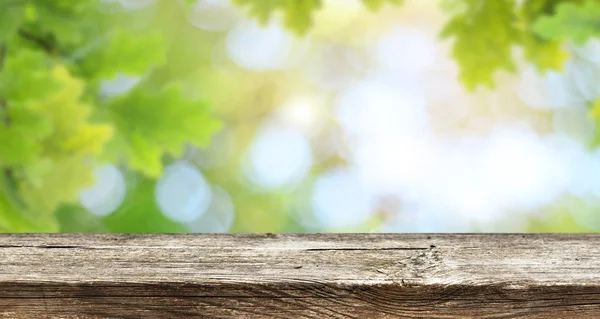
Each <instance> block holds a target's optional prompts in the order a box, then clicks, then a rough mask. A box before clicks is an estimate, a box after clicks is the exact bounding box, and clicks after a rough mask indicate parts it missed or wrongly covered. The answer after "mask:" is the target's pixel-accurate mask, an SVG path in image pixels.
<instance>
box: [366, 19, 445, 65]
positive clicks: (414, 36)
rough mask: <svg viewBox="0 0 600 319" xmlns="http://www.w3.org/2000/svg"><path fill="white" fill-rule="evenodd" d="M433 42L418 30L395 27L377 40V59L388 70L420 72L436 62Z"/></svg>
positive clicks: (431, 38) (433, 40) (432, 39)
mask: <svg viewBox="0 0 600 319" xmlns="http://www.w3.org/2000/svg"><path fill="white" fill-rule="evenodd" d="M435 41H436V39H435V38H433V37H428V36H427V35H426V34H424V33H423V32H422V31H421V30H419V29H416V28H411V27H397V28H395V29H393V30H391V31H390V32H389V33H388V34H386V35H384V36H383V37H382V38H381V39H379V41H378V43H377V46H376V50H377V52H376V54H377V58H378V60H379V62H380V63H381V64H382V66H383V67H384V68H386V69H388V70H394V71H405V72H406V71H409V72H415V71H421V70H423V69H426V68H430V67H432V66H433V65H434V64H435V62H436V50H437V48H436V42H435Z"/></svg>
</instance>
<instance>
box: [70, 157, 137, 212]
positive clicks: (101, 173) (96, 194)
mask: <svg viewBox="0 0 600 319" xmlns="http://www.w3.org/2000/svg"><path fill="white" fill-rule="evenodd" d="M94 173H95V175H96V183H95V184H94V185H93V186H92V187H89V188H86V189H84V190H82V191H81V192H80V193H79V201H80V202H81V205H82V206H83V207H85V208H86V209H87V210H88V211H89V212H91V213H92V214H94V215H96V216H107V215H110V214H111V213H113V212H114V211H115V210H117V208H119V206H121V204H122V203H123V200H124V199H125V192H126V186H125V178H124V177H123V174H122V173H121V171H120V170H119V169H118V168H116V167H115V166H112V165H106V166H102V167H100V168H97V169H96V170H95V172H94Z"/></svg>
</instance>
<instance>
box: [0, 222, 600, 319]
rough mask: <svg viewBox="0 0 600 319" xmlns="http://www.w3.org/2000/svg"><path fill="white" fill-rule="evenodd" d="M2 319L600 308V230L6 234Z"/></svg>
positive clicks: (0, 272) (576, 312) (572, 314)
mask: <svg viewBox="0 0 600 319" xmlns="http://www.w3.org/2000/svg"><path fill="white" fill-rule="evenodd" d="M0 318H19V319H21V318H27V319H29V318H69V319H75V318H81V319H83V318H86V319H87V318H98V319H99V318H161V319H162V318H287V319H291V318H360V319H362V318H600V236H596V235H391V234H389V235H388V234H344V235H342V234H331V235H325V234H315V235H268V234H267V235H67V234H61V235H41V234H40V235H24V234H20V235H0Z"/></svg>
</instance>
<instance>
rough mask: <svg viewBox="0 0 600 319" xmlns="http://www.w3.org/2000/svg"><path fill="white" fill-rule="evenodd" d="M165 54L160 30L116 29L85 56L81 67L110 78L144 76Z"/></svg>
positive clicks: (159, 63)
mask: <svg viewBox="0 0 600 319" xmlns="http://www.w3.org/2000/svg"><path fill="white" fill-rule="evenodd" d="M165 55H166V53H165V43H164V40H163V37H162V35H161V34H160V33H157V32H143V33H140V32H131V31H126V30H119V31H116V32H115V33H114V34H113V35H112V36H111V37H109V39H108V40H107V42H105V43H104V44H103V45H99V46H97V47H96V50H94V51H92V52H90V53H89V54H88V56H86V57H85V59H84V62H83V68H84V70H85V72H86V75H87V76H91V77H92V78H101V79H107V78H113V77H114V76H115V75H116V74H117V73H124V74H129V75H143V74H145V73H147V72H148V71H149V70H151V69H152V68H154V67H157V66H160V65H162V64H163V63H164V62H165Z"/></svg>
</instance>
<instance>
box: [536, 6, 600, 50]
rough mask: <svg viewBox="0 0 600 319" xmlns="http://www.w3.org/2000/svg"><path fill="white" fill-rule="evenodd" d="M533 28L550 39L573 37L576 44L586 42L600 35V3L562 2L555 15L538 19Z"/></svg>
mask: <svg viewBox="0 0 600 319" xmlns="http://www.w3.org/2000/svg"><path fill="white" fill-rule="evenodd" d="M533 30H534V31H535V33H536V34H538V35H539V36H541V37H543V38H545V39H548V40H565V39H572V40H573V41H574V42H575V43H576V44H584V43H585V42H587V40H588V39H589V38H591V37H594V36H598V35H600V3H598V2H597V1H593V0H588V1H586V2H585V3H584V4H582V5H578V4H576V3H571V2H566V3H562V4H560V5H559V6H558V7H557V9H556V13H555V14H554V15H552V16H544V17H541V18H540V19H538V20H537V21H536V23H535V25H534V27H533Z"/></svg>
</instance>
